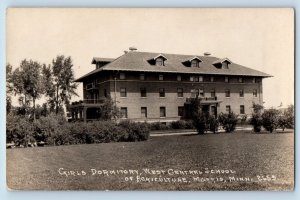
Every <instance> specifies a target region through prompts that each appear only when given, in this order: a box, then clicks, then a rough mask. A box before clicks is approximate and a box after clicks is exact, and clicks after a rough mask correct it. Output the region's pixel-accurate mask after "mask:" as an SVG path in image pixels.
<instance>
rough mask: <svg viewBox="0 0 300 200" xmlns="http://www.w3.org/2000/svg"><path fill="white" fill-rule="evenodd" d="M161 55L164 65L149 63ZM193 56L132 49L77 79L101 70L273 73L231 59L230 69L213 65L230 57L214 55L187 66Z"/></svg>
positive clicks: (79, 80) (262, 74) (225, 73)
mask: <svg viewBox="0 0 300 200" xmlns="http://www.w3.org/2000/svg"><path fill="white" fill-rule="evenodd" d="M159 55H163V56H164V57H166V58H167V60H166V61H165V62H164V66H156V65H151V64H150V63H149V60H151V59H153V58H155V57H157V56H159ZM192 57H195V55H181V54H165V53H150V52H139V51H130V52H128V53H125V54H123V55H122V56H120V57H118V58H116V59H114V60H113V61H111V62H110V63H108V64H106V65H105V66H103V67H101V68H99V69H95V70H93V71H91V72H90V73H88V74H86V75H84V76H82V77H80V78H78V79H77V80H75V81H77V82H81V81H82V80H83V79H84V78H86V77H88V76H90V75H92V74H96V73H98V72H101V71H136V72H162V73H163V72H164V73H188V74H213V75H240V76H257V77H271V75H269V74H266V73H264V72H260V71H258V70H254V69H251V68H248V67H245V66H242V65H239V64H237V63H234V62H231V61H230V62H231V64H230V65H229V68H228V69H222V68H217V67H216V66H214V65H213V64H214V63H215V62H220V61H222V60H223V61H224V60H229V59H228V58H225V59H220V58H217V57H213V56H197V57H198V58H199V59H201V61H202V62H200V63H199V67H187V66H186V65H184V62H185V61H187V60H189V59H191V58H192ZM94 59H95V58H94Z"/></svg>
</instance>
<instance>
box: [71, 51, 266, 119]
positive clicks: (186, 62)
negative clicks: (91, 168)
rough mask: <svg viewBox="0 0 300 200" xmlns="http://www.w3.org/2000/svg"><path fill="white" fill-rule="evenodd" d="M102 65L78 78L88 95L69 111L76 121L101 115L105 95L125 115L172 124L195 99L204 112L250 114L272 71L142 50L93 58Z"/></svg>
mask: <svg viewBox="0 0 300 200" xmlns="http://www.w3.org/2000/svg"><path fill="white" fill-rule="evenodd" d="M92 64H95V66H96V69H95V70H93V71H91V72H90V73H88V74H86V75H84V76H82V77H80V78H78V79H77V80H76V81H77V82H82V83H83V97H84V99H83V100H82V101H79V102H73V103H72V105H70V107H69V110H70V112H71V113H72V118H73V119H78V120H84V121H87V120H95V119H97V118H99V117H100V116H101V112H100V109H99V107H100V106H101V105H102V104H103V99H105V98H106V97H111V99H112V100H113V101H114V102H116V105H117V106H118V107H119V108H120V109H121V112H122V116H123V117H122V118H128V119H132V120H135V121H148V122H153V121H161V122H169V121H174V120H179V119H182V118H188V117H189V110H188V109H187V108H188V105H189V101H190V99H191V98H195V97H196V96H198V99H199V100H200V102H201V105H202V111H203V112H206V113H210V114H212V115H217V114H219V113H221V112H229V111H232V112H234V113H236V114H239V115H240V116H242V115H249V114H251V112H252V108H251V107H252V103H253V102H254V103H259V104H262V103H263V90H262V79H263V78H266V77H270V75H268V74H266V73H263V72H260V71H257V70H253V69H250V68H247V67H244V66H242V65H239V64H236V63H234V62H232V61H231V60H229V59H228V58H224V59H220V58H217V57H213V56H211V55H210V54H209V53H204V55H203V56H197V55H178V54H165V53H149V52H139V51H136V49H134V48H132V49H131V51H129V52H125V54H123V55H121V56H120V57H118V58H116V59H110V58H98V57H97V58H93V60H92Z"/></svg>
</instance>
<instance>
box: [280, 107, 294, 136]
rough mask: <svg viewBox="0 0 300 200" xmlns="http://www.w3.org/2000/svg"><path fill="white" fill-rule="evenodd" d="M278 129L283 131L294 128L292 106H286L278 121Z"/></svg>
mask: <svg viewBox="0 0 300 200" xmlns="http://www.w3.org/2000/svg"><path fill="white" fill-rule="evenodd" d="M278 127H279V128H281V129H282V130H283V131H284V129H286V128H294V105H290V106H288V108H287V110H285V111H284V112H283V113H282V115H280V116H279V119H278Z"/></svg>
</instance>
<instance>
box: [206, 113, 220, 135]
mask: <svg viewBox="0 0 300 200" xmlns="http://www.w3.org/2000/svg"><path fill="white" fill-rule="evenodd" d="M207 124H208V127H209V130H210V131H212V132H213V133H216V132H217V131H218V129H219V121H218V119H217V118H216V117H215V116H209V117H208V119H207Z"/></svg>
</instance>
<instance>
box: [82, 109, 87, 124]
mask: <svg viewBox="0 0 300 200" xmlns="http://www.w3.org/2000/svg"><path fill="white" fill-rule="evenodd" d="M86 109H87V108H86V107H84V108H83V110H82V112H83V121H84V122H86V118H87V116H86Z"/></svg>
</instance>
